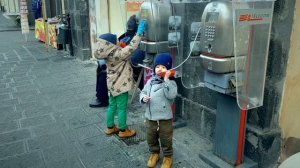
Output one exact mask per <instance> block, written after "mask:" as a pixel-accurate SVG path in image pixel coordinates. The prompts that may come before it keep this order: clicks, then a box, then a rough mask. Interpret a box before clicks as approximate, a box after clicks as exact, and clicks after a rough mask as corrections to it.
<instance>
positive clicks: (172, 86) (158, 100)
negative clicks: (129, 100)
mask: <svg viewBox="0 0 300 168" xmlns="http://www.w3.org/2000/svg"><path fill="white" fill-rule="evenodd" d="M145 95H147V96H149V97H150V100H149V101H148V102H147V103H144V101H143V97H144V96H145ZM176 95H177V85H176V82H175V81H174V80H167V81H164V80H163V79H160V78H159V77H157V76H153V77H152V78H151V79H150V80H149V81H148V82H147V84H146V85H145V87H144V89H143V90H142V92H141V93H140V102H141V103H142V104H143V105H144V106H145V107H146V112H145V117H146V118H147V119H148V120H152V121H158V120H168V119H172V118H173V114H172V109H171V105H172V103H173V99H174V98H175V97H176Z"/></svg>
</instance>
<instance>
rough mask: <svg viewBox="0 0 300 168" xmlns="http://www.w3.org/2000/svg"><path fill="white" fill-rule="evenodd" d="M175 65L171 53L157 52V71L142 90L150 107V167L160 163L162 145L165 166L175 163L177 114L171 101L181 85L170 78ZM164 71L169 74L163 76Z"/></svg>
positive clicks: (148, 111)
mask: <svg viewBox="0 0 300 168" xmlns="http://www.w3.org/2000/svg"><path fill="white" fill-rule="evenodd" d="M171 67H172V57H171V55H170V54H167V53H162V54H159V55H157V57H156V59H155V62H154V75H153V76H152V78H151V79H150V80H149V81H148V82H147V84H146V85H145V87H144V89H143V90H142V92H141V94H140V101H141V103H142V104H144V105H145V107H146V112H145V117H146V119H147V120H146V127H147V143H148V146H149V151H150V153H151V155H150V158H149V160H148V163H147V166H148V167H155V166H156V164H157V162H158V160H159V153H160V148H161V149H162V151H163V154H164V159H163V164H162V168H165V167H168V168H169V167H171V166H172V155H173V147H172V138H173V124H172V118H173V114H172V109H171V105H172V103H173V99H174V98H175V97H176V95H177V85H176V83H175V81H174V80H170V79H169V76H170V71H169V69H171ZM163 72H165V73H166V74H165V76H164V77H161V74H162V73H163ZM159 139H160V144H159Z"/></svg>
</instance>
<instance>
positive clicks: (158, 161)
mask: <svg viewBox="0 0 300 168" xmlns="http://www.w3.org/2000/svg"><path fill="white" fill-rule="evenodd" d="M159 160H160V158H158V160H157V161H156V164H155V166H152V167H150V166H148V165H147V167H148V168H154V167H156V166H157V163H158V162H159Z"/></svg>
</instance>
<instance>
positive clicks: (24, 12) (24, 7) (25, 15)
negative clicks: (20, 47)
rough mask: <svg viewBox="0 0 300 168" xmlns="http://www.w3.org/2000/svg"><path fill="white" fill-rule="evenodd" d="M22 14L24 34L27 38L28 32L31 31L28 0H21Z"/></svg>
mask: <svg viewBox="0 0 300 168" xmlns="http://www.w3.org/2000/svg"><path fill="white" fill-rule="evenodd" d="M20 15H21V29H22V34H25V38H26V40H27V36H26V34H28V33H29V25H28V8H27V2H26V0H20Z"/></svg>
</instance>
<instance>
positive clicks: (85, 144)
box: [79, 134, 115, 153]
mask: <svg viewBox="0 0 300 168" xmlns="http://www.w3.org/2000/svg"><path fill="white" fill-rule="evenodd" d="M103 136H105V138H103ZM114 141H115V139H113V138H111V137H108V136H107V137H106V135H104V134H103V135H99V136H95V137H92V138H88V139H84V140H80V141H79V143H80V146H81V148H82V149H83V150H84V152H86V153H90V152H93V151H97V150H102V149H105V148H106V147H107V146H112V145H114V144H113V143H114Z"/></svg>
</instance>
